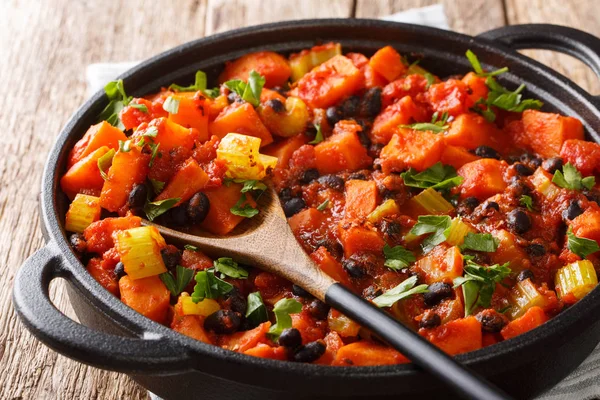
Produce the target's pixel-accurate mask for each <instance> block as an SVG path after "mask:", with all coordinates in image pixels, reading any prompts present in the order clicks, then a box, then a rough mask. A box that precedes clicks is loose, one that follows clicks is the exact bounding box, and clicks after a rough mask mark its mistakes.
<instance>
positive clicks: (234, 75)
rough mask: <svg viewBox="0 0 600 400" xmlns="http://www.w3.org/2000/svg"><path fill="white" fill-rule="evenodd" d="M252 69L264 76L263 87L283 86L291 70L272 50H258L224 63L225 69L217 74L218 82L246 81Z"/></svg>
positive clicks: (283, 59) (284, 60) (285, 61)
mask: <svg viewBox="0 0 600 400" xmlns="http://www.w3.org/2000/svg"><path fill="white" fill-rule="evenodd" d="M252 70H254V71H256V72H258V73H259V74H260V75H262V76H263V77H264V78H265V87H267V88H271V87H274V86H283V85H284V84H285V83H286V82H287V81H288V79H289V78H290V75H291V74H292V70H291V68H290V66H289V64H288V62H287V60H286V59H285V58H284V57H283V56H281V55H279V54H277V53H274V52H272V51H260V52H257V53H250V54H245V55H243V56H242V57H240V58H238V59H237V60H235V61H232V62H228V63H226V64H225V70H224V71H223V72H222V73H221V75H219V83H223V82H226V81H228V80H231V79H241V80H243V81H246V82H247V81H248V77H249V75H250V72H251V71H252Z"/></svg>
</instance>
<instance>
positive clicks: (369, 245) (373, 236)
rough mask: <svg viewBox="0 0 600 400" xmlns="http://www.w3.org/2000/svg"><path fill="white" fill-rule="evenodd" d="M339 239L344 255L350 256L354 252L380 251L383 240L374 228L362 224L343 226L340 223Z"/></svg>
mask: <svg viewBox="0 0 600 400" xmlns="http://www.w3.org/2000/svg"><path fill="white" fill-rule="evenodd" d="M339 231H340V241H341V242H342V246H343V247H344V255H345V256H346V257H350V256H351V255H352V254H354V253H359V252H369V253H381V251H382V250H383V246H384V245H385V242H384V241H383V238H382V237H381V235H380V234H379V232H377V231H376V230H371V229H368V228H365V227H362V226H351V227H349V228H345V227H344V226H343V225H340V228H339Z"/></svg>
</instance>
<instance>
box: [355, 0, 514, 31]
mask: <svg viewBox="0 0 600 400" xmlns="http://www.w3.org/2000/svg"><path fill="white" fill-rule="evenodd" d="M438 3H442V4H443V5H444V11H445V12H446V16H447V18H448V24H449V25H450V28H451V29H452V30H454V31H457V32H461V33H467V34H469V35H476V34H478V33H481V32H485V31H487V30H490V29H494V28H498V27H500V26H504V25H505V22H506V20H505V15H504V7H503V5H502V0H443V1H440V0H357V3H356V15H355V16H356V17H357V18H380V17H384V16H387V15H390V14H394V13H397V12H400V11H405V10H408V9H410V8H417V7H425V6H429V5H432V4H438Z"/></svg>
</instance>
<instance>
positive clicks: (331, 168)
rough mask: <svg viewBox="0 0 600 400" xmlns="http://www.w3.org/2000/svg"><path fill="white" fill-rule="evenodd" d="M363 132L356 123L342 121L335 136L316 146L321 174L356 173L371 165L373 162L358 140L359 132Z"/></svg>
mask: <svg viewBox="0 0 600 400" xmlns="http://www.w3.org/2000/svg"><path fill="white" fill-rule="evenodd" d="M361 130H362V128H361V127H360V125H358V124H357V123H356V122H354V121H340V122H338V123H337V124H336V125H335V128H334V129H333V135H332V136H330V137H329V138H327V140H325V141H323V142H321V143H319V144H318V145H316V146H315V157H316V163H317V169H318V170H319V172H320V173H321V174H335V173H337V172H341V171H345V170H350V171H354V170H357V169H361V168H366V167H368V166H369V165H370V164H371V162H372V161H373V160H372V158H371V157H369V155H368V154H367V149H365V147H364V146H363V145H362V144H361V143H360V140H359V138H358V134H357V132H359V131H361Z"/></svg>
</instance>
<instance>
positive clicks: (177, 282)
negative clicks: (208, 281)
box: [158, 265, 194, 296]
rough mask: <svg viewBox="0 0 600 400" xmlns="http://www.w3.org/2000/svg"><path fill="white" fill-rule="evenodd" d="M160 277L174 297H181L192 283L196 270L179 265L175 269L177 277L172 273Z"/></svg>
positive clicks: (165, 273)
mask: <svg viewBox="0 0 600 400" xmlns="http://www.w3.org/2000/svg"><path fill="white" fill-rule="evenodd" d="M158 277H159V278H160V280H161V281H163V283H164V284H165V286H166V287H167V289H169V292H171V294H172V295H173V296H179V294H180V293H181V292H183V290H184V289H185V287H186V286H187V285H188V283H190V282H191V281H192V278H193V277H194V270H193V269H189V268H185V267H182V266H181V265H178V266H177V267H176V269H175V276H173V274H172V273H170V272H164V273H162V274H160V275H159V276H158Z"/></svg>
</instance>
